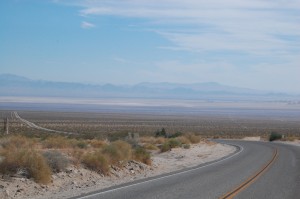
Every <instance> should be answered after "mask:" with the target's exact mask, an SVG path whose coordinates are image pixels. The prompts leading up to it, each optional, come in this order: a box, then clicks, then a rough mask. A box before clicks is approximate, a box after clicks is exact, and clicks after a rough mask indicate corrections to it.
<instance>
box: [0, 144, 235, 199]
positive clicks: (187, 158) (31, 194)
mask: <svg viewBox="0 0 300 199" xmlns="http://www.w3.org/2000/svg"><path fill="white" fill-rule="evenodd" d="M235 150H236V149H235V147H233V146H229V145H224V144H220V143H214V142H210V141H205V142H204V141H202V142H200V143H199V144H194V145H191V148H190V149H183V148H174V149H172V150H171V151H168V152H164V153H160V152H158V151H153V152H152V165H151V166H148V165H145V164H142V163H139V162H136V161H129V162H127V163H126V164H125V165H124V166H123V167H122V168H116V167H113V168H112V169H111V174H110V176H103V175H101V174H98V173H96V172H93V171H90V170H87V169H85V168H83V167H80V166H79V167H74V166H72V167H69V168H68V169H67V171H66V172H60V173H58V174H54V175H52V183H51V184H50V185H39V184H37V183H35V182H34V181H32V180H29V179H26V178H22V177H18V176H15V177H6V176H1V179H0V198H3V199H5V198H7V199H12V198H14V199H21V198H22V199H26V198H31V199H42V198H43V199H45V198H47V199H50V198H51V199H52V198H62V199H63V198H69V197H73V196H78V195H81V194H84V193H88V192H91V191H95V190H100V189H104V188H107V187H110V186H114V185H119V184H122V183H126V182H131V181H134V180H138V179H143V178H147V177H153V176H157V175H160V174H164V173H169V172H172V171H177V170H180V169H184V168H188V167H193V166H196V165H199V164H202V163H205V162H210V161H213V160H216V159H220V158H222V157H224V156H227V155H229V154H231V153H234V151H235Z"/></svg>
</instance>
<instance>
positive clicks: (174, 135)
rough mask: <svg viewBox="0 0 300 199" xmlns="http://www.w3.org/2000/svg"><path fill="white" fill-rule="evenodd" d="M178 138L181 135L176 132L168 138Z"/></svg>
mask: <svg viewBox="0 0 300 199" xmlns="http://www.w3.org/2000/svg"><path fill="white" fill-rule="evenodd" d="M179 136H182V133H181V132H179V131H178V132H176V133H174V134H172V135H170V136H169V138H177V137H179Z"/></svg>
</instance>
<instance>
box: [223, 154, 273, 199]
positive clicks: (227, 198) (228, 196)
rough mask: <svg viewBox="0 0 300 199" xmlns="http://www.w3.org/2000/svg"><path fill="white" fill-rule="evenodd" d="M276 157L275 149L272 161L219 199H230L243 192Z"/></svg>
mask: <svg viewBox="0 0 300 199" xmlns="http://www.w3.org/2000/svg"><path fill="white" fill-rule="evenodd" d="M277 157H278V152H277V149H275V150H274V153H273V156H272V159H271V160H270V161H269V162H268V163H267V164H265V165H264V166H263V167H262V168H261V169H260V170H259V171H258V172H256V173H255V174H254V175H252V176H250V177H249V178H248V179H247V180H246V181H245V182H243V183H242V184H241V185H239V186H238V187H237V188H235V189H233V190H232V191H230V192H228V193H226V194H225V195H223V196H222V197H220V199H232V198H233V197H235V196H236V195H237V194H238V193H240V192H242V191H243V190H245V189H246V188H247V187H248V186H250V185H251V184H252V183H253V182H255V181H256V180H257V179H258V178H259V177H260V176H261V175H262V174H263V173H264V172H266V171H267V170H268V169H269V168H270V166H271V165H272V164H273V163H274V161H275V160H276V158H277Z"/></svg>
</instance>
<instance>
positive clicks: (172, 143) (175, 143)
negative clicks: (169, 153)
mask: <svg viewBox="0 0 300 199" xmlns="http://www.w3.org/2000/svg"><path fill="white" fill-rule="evenodd" d="M168 142H169V145H170V147H171V148H176V147H181V142H180V141H179V140H177V139H175V138H171V139H170V140H169V141H168Z"/></svg>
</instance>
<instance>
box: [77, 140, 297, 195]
mask: <svg viewBox="0 0 300 199" xmlns="http://www.w3.org/2000/svg"><path fill="white" fill-rule="evenodd" d="M221 142H223V143H228V144H234V145H238V146H241V148H240V150H239V151H238V152H237V153H236V154H235V155H234V156H231V157H227V158H224V159H223V160H219V161H217V162H213V163H209V164H205V165H199V166H198V167H197V168H192V169H191V170H184V171H181V172H178V173H173V174H171V175H163V176H159V177H158V178H151V179H146V180H142V181H136V182H133V183H128V184H125V185H121V186H116V187H112V188H109V189H105V190H102V191H99V192H94V193H91V194H89V195H86V196H81V197H78V198H81V199H96V198H105V199H106V198H122V199H123V198H128V199H129V198H130V199H135V198H138V199H140V198H142V199H150V198H151V199H152V198H167V199H175V198H185V199H188V198H205V199H206V198H212V199H213V198H220V197H221V196H223V195H224V194H226V193H228V192H230V191H232V190H233V189H234V188H236V187H238V186H239V185H240V184H242V183H243V182H245V181H246V180H247V179H249V177H250V176H253V174H255V173H256V172H257V171H259V170H261V168H263V167H264V165H265V164H266V163H267V162H269V161H270V160H271V159H272V156H273V154H274V150H275V149H277V151H278V157H277V158H276V160H275V161H274V163H273V164H272V165H271V166H270V167H269V169H268V170H267V171H266V172H264V173H263V174H262V175H261V176H260V177H259V178H258V179H257V180H256V181H254V182H253V183H252V184H250V185H249V186H248V187H247V188H246V189H244V190H242V191H241V192H240V193H238V194H237V195H236V197H235V198H255V199H263V198H271V199H277V198H278V199H289V198H291V199H299V198H300V147H297V146H291V145H285V144H278V143H263V142H251V141H249V142H247V141H221Z"/></svg>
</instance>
